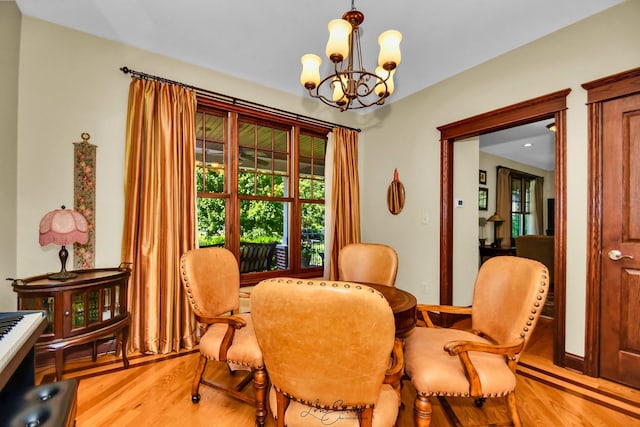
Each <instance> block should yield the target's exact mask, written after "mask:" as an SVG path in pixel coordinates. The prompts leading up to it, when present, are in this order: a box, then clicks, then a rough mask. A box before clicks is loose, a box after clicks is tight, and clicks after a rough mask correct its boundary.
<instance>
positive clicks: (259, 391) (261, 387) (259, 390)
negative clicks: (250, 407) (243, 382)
mask: <svg viewBox="0 0 640 427" xmlns="http://www.w3.org/2000/svg"><path fill="white" fill-rule="evenodd" d="M253 391H254V394H255V398H256V426H258V427H264V424H265V422H266V419H267V403H266V402H267V373H266V371H265V368H264V367H262V368H259V369H256V370H255V371H253Z"/></svg>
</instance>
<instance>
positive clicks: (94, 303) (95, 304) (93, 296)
mask: <svg viewBox="0 0 640 427" xmlns="http://www.w3.org/2000/svg"><path fill="white" fill-rule="evenodd" d="M99 303H100V291H99V290H98V289H94V290H91V291H89V311H88V313H87V314H88V321H89V322H88V323H89V325H92V324H94V323H98V322H99V321H100V310H99Z"/></svg>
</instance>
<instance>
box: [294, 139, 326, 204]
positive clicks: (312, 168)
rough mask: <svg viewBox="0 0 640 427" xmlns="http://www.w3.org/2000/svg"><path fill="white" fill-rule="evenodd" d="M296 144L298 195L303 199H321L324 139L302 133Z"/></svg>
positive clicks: (322, 191) (322, 194)
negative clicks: (297, 155)
mask: <svg viewBox="0 0 640 427" xmlns="http://www.w3.org/2000/svg"><path fill="white" fill-rule="evenodd" d="M298 146H299V153H300V154H299V157H298V173H299V181H298V191H299V193H300V196H299V197H300V198H301V199H305V200H323V199H324V161H325V159H324V154H325V151H326V141H325V140H324V139H323V138H318V137H315V136H311V135H304V134H302V135H300V142H299V144H298Z"/></svg>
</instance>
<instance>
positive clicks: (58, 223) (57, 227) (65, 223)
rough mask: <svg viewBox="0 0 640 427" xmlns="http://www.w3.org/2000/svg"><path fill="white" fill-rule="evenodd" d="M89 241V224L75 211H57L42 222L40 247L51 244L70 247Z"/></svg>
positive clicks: (47, 215)
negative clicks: (73, 244)
mask: <svg viewBox="0 0 640 427" xmlns="http://www.w3.org/2000/svg"><path fill="white" fill-rule="evenodd" d="M88 241H89V224H88V223H87V219H86V218H85V217H84V216H83V215H82V214H81V213H80V212H78V211H74V210H73V209H65V207H64V205H63V206H62V209H56V210H54V211H51V212H49V213H47V214H46V215H45V216H44V217H43V218H42V219H41V220H40V246H45V245H48V244H50V243H54V244H56V245H62V246H65V245H70V244H72V243H76V242H77V243H80V244H81V245H84V244H85V243H87V242H88Z"/></svg>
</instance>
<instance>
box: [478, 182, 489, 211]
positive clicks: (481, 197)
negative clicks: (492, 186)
mask: <svg viewBox="0 0 640 427" xmlns="http://www.w3.org/2000/svg"><path fill="white" fill-rule="evenodd" d="M488 204H489V189H488V188H482V187H480V188H479V189H478V209H479V210H481V211H486V210H487V208H488Z"/></svg>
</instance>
